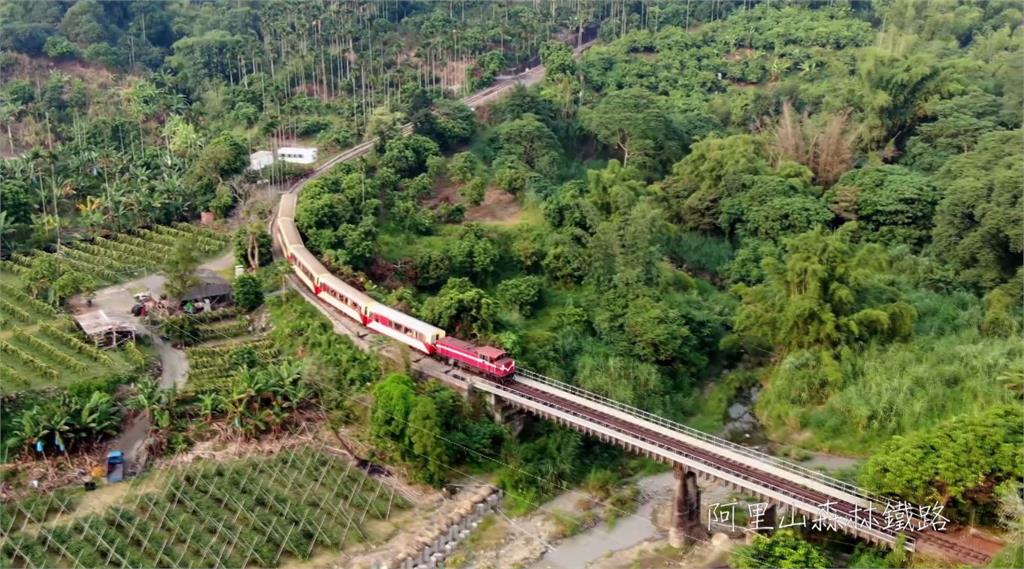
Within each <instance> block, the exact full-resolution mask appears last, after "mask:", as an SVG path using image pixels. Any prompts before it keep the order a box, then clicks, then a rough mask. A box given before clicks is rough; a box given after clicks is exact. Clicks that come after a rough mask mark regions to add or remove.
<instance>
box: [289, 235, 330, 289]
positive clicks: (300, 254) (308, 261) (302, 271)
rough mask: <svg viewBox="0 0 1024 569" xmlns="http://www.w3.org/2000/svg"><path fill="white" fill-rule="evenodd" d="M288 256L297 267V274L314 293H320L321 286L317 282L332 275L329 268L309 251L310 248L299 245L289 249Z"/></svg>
mask: <svg viewBox="0 0 1024 569" xmlns="http://www.w3.org/2000/svg"><path fill="white" fill-rule="evenodd" d="M288 258H289V259H291V261H292V266H293V267H295V274H296V275H298V277H299V280H301V281H302V283H303V284H305V285H306V287H308V288H309V290H311V291H313V294H315V295H318V296H319V295H320V287H319V286H318V285H317V284H316V283H317V282H318V281H319V280H320V279H321V278H322V277H324V276H327V275H330V274H331V273H329V272H328V271H327V269H326V268H325V267H324V266H323V265H322V264H320V261H318V260H317V258H316V257H315V256H314V255H313V254H312V253H310V252H309V250H308V249H306V248H305V247H303V246H301V245H299V246H298V247H292V248H291V250H289V251H288Z"/></svg>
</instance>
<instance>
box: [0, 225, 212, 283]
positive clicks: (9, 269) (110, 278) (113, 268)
mask: <svg viewBox="0 0 1024 569" xmlns="http://www.w3.org/2000/svg"><path fill="white" fill-rule="evenodd" d="M180 243H187V244H189V245H190V246H192V247H194V248H195V251H196V253H197V255H198V256H199V257H208V256H211V255H213V254H215V253H219V252H220V251H223V250H224V249H225V248H226V247H227V246H228V237H227V236H226V235H221V234H219V233H217V232H216V231H213V230H211V229H207V228H204V227H198V226H195V225H189V224H179V225H176V226H173V227H171V226H156V227H152V228H149V229H138V230H136V231H134V232H132V233H121V234H118V235H116V236H114V237H97V238H96V239H94V240H92V241H77V242H73V243H70V244H68V245H65V246H64V247H62V248H61V250H60V253H49V252H44V251H35V252H33V253H30V254H20V253H16V254H14V255H13V256H12V257H11V260H10V261H6V262H4V263H3V264H2V265H0V269H2V270H3V272H5V273H13V274H14V275H16V276H18V277H23V276H25V275H26V274H27V272H28V271H29V269H30V267H31V264H32V260H33V259H34V258H36V257H38V256H51V257H55V258H57V259H58V260H60V262H61V263H63V264H65V265H67V266H69V268H71V269H72V270H75V271H78V272H80V273H83V274H86V275H89V276H91V277H92V278H93V280H94V281H95V283H96V286H97V287H101V286H106V285H110V284H114V283H118V282H122V281H126V280H130V279H132V278H135V277H137V276H140V275H143V274H146V273H152V272H157V271H159V270H160V269H161V268H162V267H163V263H165V262H166V261H167V259H169V258H170V256H171V254H172V252H173V251H174V248H175V247H176V246H178V245H179V244H180Z"/></svg>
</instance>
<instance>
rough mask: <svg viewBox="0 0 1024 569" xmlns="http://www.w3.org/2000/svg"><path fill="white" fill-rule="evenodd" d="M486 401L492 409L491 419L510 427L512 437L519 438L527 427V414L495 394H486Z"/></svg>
mask: <svg viewBox="0 0 1024 569" xmlns="http://www.w3.org/2000/svg"><path fill="white" fill-rule="evenodd" d="M483 395H484V401H485V402H486V403H487V406H488V407H490V409H491V418H492V419H494V422H495V423H498V424H499V425H505V426H506V427H508V429H509V431H510V432H511V433H512V436H519V433H520V432H522V430H523V427H525V426H526V420H527V414H526V413H525V412H523V410H521V409H519V408H517V407H516V406H514V405H510V404H509V403H508V402H506V401H505V400H504V399H502V398H501V397H498V396H497V395H495V394H494V393H484V394H483Z"/></svg>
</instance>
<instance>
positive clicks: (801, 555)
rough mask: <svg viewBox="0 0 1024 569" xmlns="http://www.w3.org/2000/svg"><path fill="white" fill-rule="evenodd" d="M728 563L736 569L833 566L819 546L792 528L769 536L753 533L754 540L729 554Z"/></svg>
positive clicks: (824, 568) (825, 568)
mask: <svg viewBox="0 0 1024 569" xmlns="http://www.w3.org/2000/svg"><path fill="white" fill-rule="evenodd" d="M729 566H730V567H735V568H736V569H758V568H761V567H784V568H785V567H793V568H797V567H800V568H805V569H827V568H828V567H832V562H831V561H830V560H829V558H828V557H827V556H826V555H825V554H824V553H822V552H821V551H820V550H819V549H818V548H816V547H814V546H813V545H811V544H810V543H808V542H807V541H805V540H803V539H801V538H800V537H799V536H798V535H797V534H796V533H794V532H793V531H792V530H779V531H776V532H772V533H771V534H769V535H768V536H763V535H756V536H754V542H753V543H751V544H750V545H747V546H744V547H740V548H739V549H737V550H736V551H734V552H733V553H732V555H730V556H729Z"/></svg>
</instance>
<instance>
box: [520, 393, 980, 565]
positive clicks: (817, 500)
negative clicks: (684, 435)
mask: <svg viewBox="0 0 1024 569" xmlns="http://www.w3.org/2000/svg"><path fill="white" fill-rule="evenodd" d="M505 387H506V388H507V389H508V390H510V391H512V392H514V393H516V394H519V395H520V396H523V397H524V398H527V399H531V400H534V401H537V402H538V403H540V404H541V405H544V406H548V407H551V408H554V409H561V410H563V411H566V412H569V413H571V414H574V415H576V416H578V417H581V418H585V419H586V420H587V421H588V422H591V423H593V424H595V425H603V426H605V427H608V428H610V429H613V430H615V431H618V432H620V433H623V434H625V435H627V436H630V437H633V438H636V439H639V440H643V441H647V442H649V443H653V444H656V445H658V446H660V447H662V448H665V449H668V450H671V451H673V452H675V453H678V454H680V455H682V456H685V457H688V458H690V459H692V460H694V461H696V462H699V463H702V464H706V465H707V466H708V467H709V469H708V470H710V472H706V474H708V475H710V476H715V472H714V471H719V472H724V473H728V474H730V475H732V476H734V477H737V478H741V479H744V480H749V481H750V482H751V483H752V484H753V485H756V486H761V487H767V488H771V489H774V490H776V491H779V492H781V493H784V494H787V495H790V496H792V497H794V498H796V499H798V500H800V501H803V502H805V503H809V504H814V505H820V504H825V503H829V504H830V507H831V508H832V510H833V511H834V512H836V513H837V514H842V515H843V516H844V517H845V518H846V519H848V520H853V519H857V520H859V523H858V526H857V529H858V530H860V533H862V534H864V535H865V536H866V537H873V538H874V539H875V540H876V541H879V542H885V543H889V544H890V545H891V544H894V543H895V542H896V540H897V538H898V537H899V534H898V533H897V532H894V531H891V530H887V529H885V527H884V526H883V525H882V523H881V520H880V519H879V518H878V517H875V516H871V515H870V514H867V515H865V513H864V512H863V509H862V508H859V507H858V506H856V505H854V504H851V503H849V502H845V501H842V500H836V499H834V498H833V497H831V496H828V495H826V494H824V493H821V492H816V491H814V490H809V489H807V488H806V487H805V486H803V485H801V484H800V483H799V482H793V481H791V480H788V479H786V478H783V477H781V476H777V475H774V474H770V473H766V472H764V471H761V470H758V469H756V468H751V467H750V466H749V465H746V464H742V463H740V462H738V461H736V460H732V459H729V458H726V457H723V456H721V455H718V454H715V453H712V452H709V451H707V450H704V449H701V448H698V447H695V446H692V445H688V444H686V443H684V442H682V441H680V440H678V439H676V438H673V437H671V436H668V435H665V434H663V433H659V432H657V431H654V430H651V429H647V428H644V427H641V426H639V425H637V424H635V423H632V422H629V421H627V420H624V419H620V418H618V417H614V416H611V415H608V414H605V413H602V412H600V411H598V410H595V409H593V408H591V407H589V406H587V405H584V404H581V403H577V402H575V401H571V400H569V399H566V398H562V397H558V396H557V395H553V394H551V393H548V392H546V391H542V390H539V389H536V388H533V387H528V386H525V385H523V384H522V383H520V382H512V383H510V384H507V385H506V386H505ZM805 513H809V514H811V515H814V514H815V512H805ZM904 535H905V538H906V540H907V541H906V544H907V545H906V548H907V549H908V550H911V551H920V550H932V552H934V553H940V554H943V555H945V556H947V557H950V558H951V559H953V560H955V561H957V562H960V563H967V564H970V565H986V564H988V563H989V561H991V553H990V552H987V551H979V550H978V549H974V548H971V547H969V546H968V545H966V544H964V543H962V542H959V541H957V540H956V539H954V538H951V537H949V536H945V535H942V534H941V533H940V532H937V531H908V532H905V534H904Z"/></svg>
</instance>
